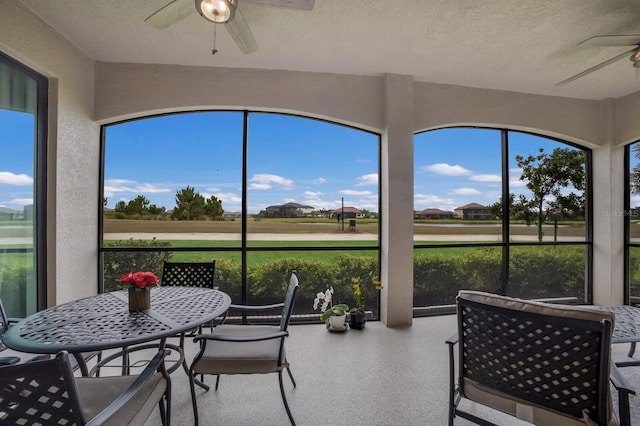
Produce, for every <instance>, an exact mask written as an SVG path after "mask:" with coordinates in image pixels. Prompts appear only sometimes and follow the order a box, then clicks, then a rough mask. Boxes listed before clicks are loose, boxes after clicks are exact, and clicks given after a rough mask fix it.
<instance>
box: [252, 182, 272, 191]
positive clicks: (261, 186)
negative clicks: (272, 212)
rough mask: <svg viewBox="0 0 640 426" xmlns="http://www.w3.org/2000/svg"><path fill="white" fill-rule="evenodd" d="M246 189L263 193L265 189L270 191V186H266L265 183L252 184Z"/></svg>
mask: <svg viewBox="0 0 640 426" xmlns="http://www.w3.org/2000/svg"><path fill="white" fill-rule="evenodd" d="M247 189H256V190H259V191H263V190H265V189H271V185H268V184H266V183H252V184H251V185H249V186H248V187H247Z"/></svg>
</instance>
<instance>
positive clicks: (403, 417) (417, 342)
mask: <svg viewBox="0 0 640 426" xmlns="http://www.w3.org/2000/svg"><path fill="white" fill-rule="evenodd" d="M454 332H455V316H453V315H446V316H437V317H427V318H416V319H414V322H413V326H411V327H406V328H386V327H385V326H384V325H383V324H382V323H380V322H368V323H367V326H366V328H365V329H364V330H362V331H359V330H348V331H347V332H345V333H341V334H337V333H329V332H327V330H326V329H325V328H324V326H323V325H321V324H317V325H293V326H291V327H290V337H289V340H288V342H287V354H288V358H289V362H290V363H291V370H292V372H293V374H294V377H295V379H296V382H297V387H296V388H293V386H292V385H291V382H290V381H289V379H288V377H287V376H286V374H285V377H284V383H285V389H286V392H287V398H288V400H289V405H290V407H291V411H292V413H293V416H294V418H295V420H296V422H297V424H298V425H300V426H316V425H317V426H320V425H327V424H329V425H353V426H359V425H380V426H383V425H446V424H447V410H448V405H447V404H448V401H447V398H448V386H449V385H448V374H449V371H448V352H447V346H446V344H445V343H444V342H445V340H446V339H447V338H448V337H450V336H451V335H452V334H453V333H454ZM195 349H196V348H195V346H194V344H193V343H190V345H189V346H188V349H187V352H188V353H187V359H188V360H189V361H190V360H191V359H192V358H193V355H194V352H195ZM627 349H628V345H626V344H625V345H614V354H615V355H614V356H616V357H622V356H624V354H626V350H627ZM622 372H623V374H624V375H625V377H626V378H627V379H628V380H629V381H630V382H631V384H632V386H633V387H634V388H635V389H637V390H640V368H638V367H629V368H624V369H622ZM171 377H172V391H173V395H172V419H171V420H172V424H174V425H180V426H182V425H191V424H193V411H192V408H191V397H190V393H189V385H188V381H187V377H186V375H185V374H184V371H183V370H181V369H179V370H177V371H175V372H174V373H173V374H172V376H171ZM206 381H207V383H208V384H212V383H214V381H215V378H214V377H207V378H206ZM197 398H198V408H199V411H200V424H201V425H229V426H231V425H238V426H248V425H261V426H268V425H274V426H275V425H287V424H288V419H287V414H286V412H285V409H284V407H283V404H282V400H281V398H280V391H279V387H278V379H277V375H275V374H266V375H251V376H223V377H222V378H221V381H220V388H219V389H218V391H215V390H213V389H212V390H210V391H208V392H205V391H204V390H202V389H197ZM465 404H466V405H465V407H466V408H467V409H469V410H471V411H476V412H478V413H483V415H485V416H487V417H488V418H489V419H492V421H494V422H495V423H497V424H500V425H520V424H522V425H524V424H525V423H523V422H520V421H518V420H515V419H513V418H511V417H509V416H505V415H503V414H501V413H497V412H495V411H492V410H489V409H486V408H484V407H479V406H476V405H475V404H473V403H470V402H466V403H465ZM631 406H632V411H633V424H634V425H640V399H639V397H638V396H632V397H631ZM159 424H160V421H159V417H158V414H157V410H156V411H154V414H153V415H152V416H151V418H150V419H149V420H148V421H147V423H146V425H147V426H152V425H159ZM455 424H456V425H461V426H462V425H469V424H471V423H469V422H467V421H466V420H463V419H460V418H457V419H456V422H455Z"/></svg>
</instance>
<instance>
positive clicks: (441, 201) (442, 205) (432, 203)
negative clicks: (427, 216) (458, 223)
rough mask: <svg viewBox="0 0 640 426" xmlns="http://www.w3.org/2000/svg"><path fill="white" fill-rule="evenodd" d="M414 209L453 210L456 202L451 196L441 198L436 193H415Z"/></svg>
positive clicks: (456, 204)
mask: <svg viewBox="0 0 640 426" xmlns="http://www.w3.org/2000/svg"><path fill="white" fill-rule="evenodd" d="M413 202H414V205H415V206H416V209H418V210H421V209H426V208H437V209H442V210H453V208H454V207H456V206H458V203H457V202H456V201H455V200H454V199H453V198H442V197H439V196H437V195H429V194H416V195H415V196H414V198H413Z"/></svg>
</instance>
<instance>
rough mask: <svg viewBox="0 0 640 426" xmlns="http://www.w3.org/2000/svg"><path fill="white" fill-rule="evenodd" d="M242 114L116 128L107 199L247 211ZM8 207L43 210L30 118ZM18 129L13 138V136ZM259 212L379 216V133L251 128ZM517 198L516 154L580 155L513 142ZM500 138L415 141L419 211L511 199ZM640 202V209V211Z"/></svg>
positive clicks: (8, 120)
mask: <svg viewBox="0 0 640 426" xmlns="http://www.w3.org/2000/svg"><path fill="white" fill-rule="evenodd" d="M243 119H244V117H243V113H242V112H236V111H231V112H196V113H183V114H173V115H167V116H159V117H153V118H147V119H141V120H134V121H129V122H124V123H119V124H115V125H111V126H108V127H107V129H106V136H105V139H106V146H105V185H104V196H105V197H106V198H107V200H108V203H107V207H109V208H113V207H114V206H115V204H116V203H117V202H118V201H125V202H128V201H129V200H132V199H134V198H135V197H136V196H138V195H143V196H145V197H146V198H147V199H148V200H149V201H150V203H151V204H155V205H156V206H158V207H160V206H162V207H165V208H166V209H167V210H171V209H172V208H173V207H174V206H175V195H176V192H177V191H179V190H181V189H184V188H186V187H187V186H191V187H194V188H195V190H196V191H197V192H198V193H200V194H201V195H203V196H204V197H205V198H209V197H210V196H215V197H217V198H218V199H220V200H221V201H222V207H223V209H224V210H225V211H228V212H238V211H240V210H241V196H242V185H241V182H242V140H243ZM0 129H4V130H2V133H0V143H1V144H2V147H3V148H2V152H3V154H2V157H0V206H3V207H7V208H11V209H15V210H22V207H23V206H24V205H28V204H31V203H32V198H33V196H32V185H33V164H31V163H30V162H25V161H24V158H30V155H29V154H30V153H32V152H33V151H32V150H33V122H32V118H31V117H30V116H29V115H28V114H22V113H16V112H9V111H1V110H0ZM7 129H9V130H7ZM247 129H248V130H247V138H248V156H247V164H248V167H247V188H248V212H249V213H252V214H255V213H258V212H260V211H261V210H264V209H265V208H266V207H267V206H271V205H279V204H284V203H287V202H296V203H300V204H304V205H309V206H312V207H314V208H315V209H326V210H331V209H338V208H340V206H341V204H342V200H343V199H344V205H345V207H347V206H351V207H356V208H358V209H367V210H369V211H371V212H377V211H378V141H379V137H378V135H376V134H373V133H369V132H365V131H362V130H358V129H353V128H349V127H346V126H341V125H336V124H333V123H328V122H324V121H319V120H314V119H309V118H302V117H296V116H287V115H280V114H269V113H250V114H249V118H248V127H247ZM509 135H510V144H509V158H510V160H509V182H510V188H511V192H514V193H516V194H518V193H525V194H526V193H528V191H527V189H526V187H525V182H523V181H522V180H520V174H521V170H519V169H518V168H517V165H516V162H515V155H516V154H520V155H524V156H526V155H529V154H537V150H538V148H543V149H544V150H545V152H549V153H550V152H551V150H552V149H553V148H555V147H568V145H564V144H562V143H559V142H556V141H553V140H549V139H546V138H542V137H537V136H532V135H527V134H523V133H518V132H510V133H509ZM500 138H501V135H500V131H498V130H490V129H470V128H456V129H443V130H435V131H430V132H424V133H419V134H417V135H416V136H415V139H414V141H415V142H414V157H415V164H414V209H415V210H423V209H426V208H439V209H442V210H446V211H453V210H454V209H455V208H457V207H460V206H463V205H465V204H468V203H479V204H483V205H488V204H491V203H495V202H497V201H499V199H500V193H501V181H502V178H501V159H500V156H501V142H500ZM637 201H640V200H637Z"/></svg>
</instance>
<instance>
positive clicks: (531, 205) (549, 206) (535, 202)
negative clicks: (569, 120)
mask: <svg viewBox="0 0 640 426" xmlns="http://www.w3.org/2000/svg"><path fill="white" fill-rule="evenodd" d="M539 152H540V153H539V154H538V155H535V156H534V155H529V156H528V157H526V158H525V157H523V156H521V155H517V156H516V162H517V164H518V167H520V168H521V169H522V175H521V176H520V180H522V181H525V182H526V186H527V188H529V190H530V191H531V192H532V195H531V198H527V197H526V196H524V195H522V194H521V195H520V196H519V198H518V200H515V201H514V203H513V204H512V210H513V211H512V213H516V215H518V216H521V217H522V218H523V219H524V220H525V221H526V222H527V224H531V223H532V222H534V221H536V222H537V226H538V241H542V225H543V224H544V222H545V220H546V219H547V216H548V215H549V214H550V213H551V212H553V211H556V210H558V209H559V210H560V211H563V212H570V213H572V214H580V213H581V212H583V211H584V193H579V194H577V193H575V192H573V191H571V192H568V193H566V192H567V191H566V188H570V187H573V189H575V190H577V191H583V190H584V188H585V170H584V153H583V152H582V151H580V150H574V149H569V148H555V149H554V150H553V151H552V153H551V154H547V153H545V152H544V149H543V148H540V149H539ZM516 215H513V216H514V217H516Z"/></svg>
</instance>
